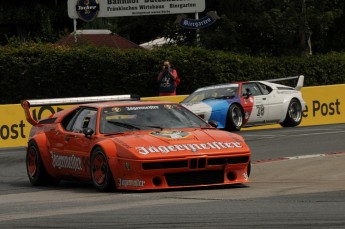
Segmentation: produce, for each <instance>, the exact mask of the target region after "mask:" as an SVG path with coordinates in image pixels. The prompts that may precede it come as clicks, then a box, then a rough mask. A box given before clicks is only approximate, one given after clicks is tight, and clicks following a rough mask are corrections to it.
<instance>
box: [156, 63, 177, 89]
mask: <svg viewBox="0 0 345 229" xmlns="http://www.w3.org/2000/svg"><path fill="white" fill-rule="evenodd" d="M157 81H158V83H159V96H170V95H176V87H177V86H178V85H179V84H180V78H179V77H178V75H177V71H176V70H175V69H173V68H172V67H171V64H170V61H169V60H164V61H163V69H162V71H161V72H160V73H159V74H158V76H157Z"/></svg>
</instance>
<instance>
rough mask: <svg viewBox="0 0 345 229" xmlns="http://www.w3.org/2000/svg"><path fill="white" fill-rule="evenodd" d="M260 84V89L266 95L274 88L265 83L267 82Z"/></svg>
mask: <svg viewBox="0 0 345 229" xmlns="http://www.w3.org/2000/svg"><path fill="white" fill-rule="evenodd" d="M258 86H259V87H260V89H261V91H262V93H263V94H264V95H268V94H269V93H271V91H272V88H271V87H269V86H267V85H265V84H262V83H258Z"/></svg>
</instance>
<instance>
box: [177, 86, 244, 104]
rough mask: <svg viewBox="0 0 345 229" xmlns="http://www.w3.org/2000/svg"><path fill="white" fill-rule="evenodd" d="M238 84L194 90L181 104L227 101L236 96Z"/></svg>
mask: <svg viewBox="0 0 345 229" xmlns="http://www.w3.org/2000/svg"><path fill="white" fill-rule="evenodd" d="M238 88H239V85H238V84H226V85H217V86H212V87H204V88H200V89H198V90H196V91H195V92H193V93H192V94H191V95H189V96H188V97H187V98H185V99H184V100H183V101H182V103H199V102H201V101H204V100H207V99H228V98H233V97H235V96H238Z"/></svg>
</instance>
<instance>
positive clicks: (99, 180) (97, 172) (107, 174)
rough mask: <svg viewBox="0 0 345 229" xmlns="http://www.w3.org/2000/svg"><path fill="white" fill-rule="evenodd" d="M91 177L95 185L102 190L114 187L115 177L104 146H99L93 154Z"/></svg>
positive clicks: (109, 189)
mask: <svg viewBox="0 0 345 229" xmlns="http://www.w3.org/2000/svg"><path fill="white" fill-rule="evenodd" d="M90 170H91V177H92V183H93V185H94V186H95V187H96V188H97V189H98V190H99V191H102V192H106V191H111V190H112V189H114V187H115V184H114V179H113V176H112V174H111V171H110V168H109V164H108V160H107V158H106V155H105V153H104V151H103V149H102V148H100V147H97V148H96V149H95V150H94V151H93V153H92V155H91V169H90Z"/></svg>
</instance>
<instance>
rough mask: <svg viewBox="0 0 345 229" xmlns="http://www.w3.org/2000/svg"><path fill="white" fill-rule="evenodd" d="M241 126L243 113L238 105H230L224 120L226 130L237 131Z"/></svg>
mask: <svg viewBox="0 0 345 229" xmlns="http://www.w3.org/2000/svg"><path fill="white" fill-rule="evenodd" d="M242 126H243V111H242V109H241V107H240V106H239V105H238V104H232V105H231V106H230V108H229V110H228V114H227V118H226V129H227V130H229V131H239V130H241V128H242Z"/></svg>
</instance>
